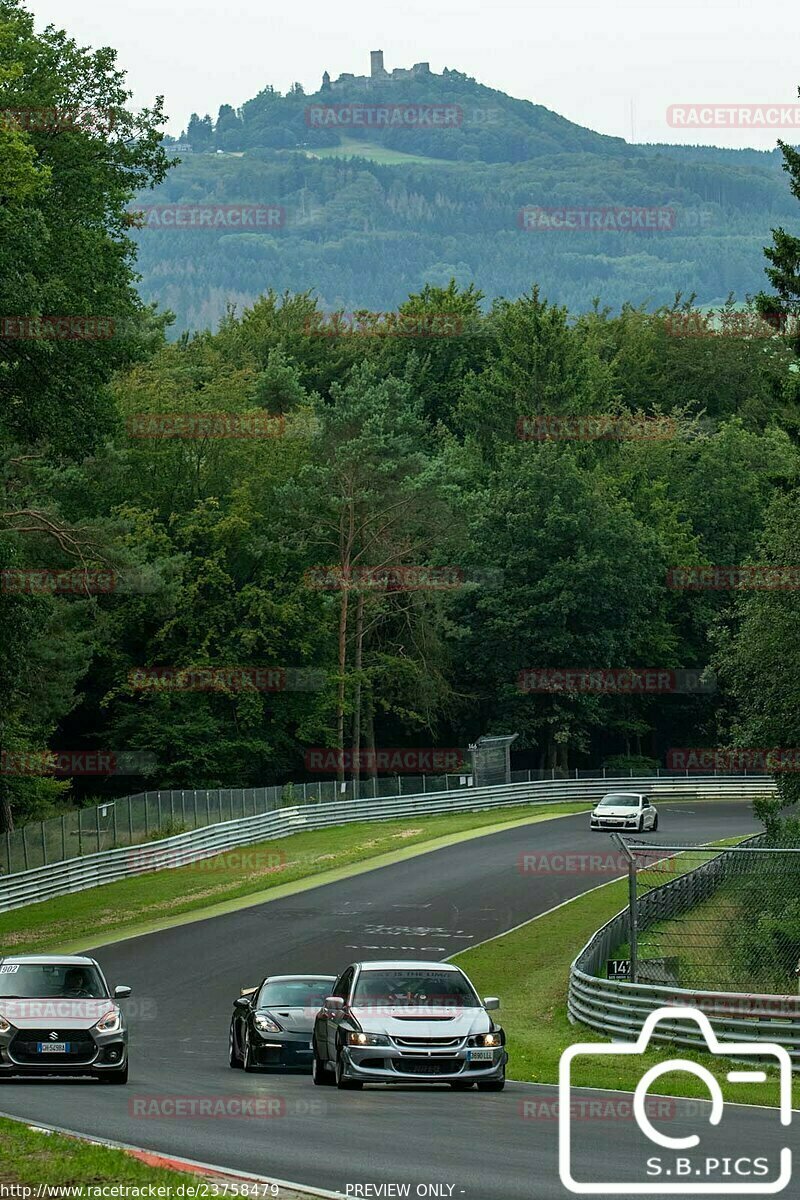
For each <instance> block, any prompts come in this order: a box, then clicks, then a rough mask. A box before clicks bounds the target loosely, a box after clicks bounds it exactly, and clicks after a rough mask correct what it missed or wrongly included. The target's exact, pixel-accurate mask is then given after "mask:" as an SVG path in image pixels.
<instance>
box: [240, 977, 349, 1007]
mask: <svg viewBox="0 0 800 1200" xmlns="http://www.w3.org/2000/svg"><path fill="white" fill-rule="evenodd" d="M333 982H334V981H333V980H332V979H319V978H317V977H311V976H309V977H308V978H307V979H305V978H304V979H273V980H269V979H268V980H267V981H266V983H264V984H263V985H262V987H261V991H260V992H259V993H258V1007H259V1008H275V1007H276V1006H277V1007H279V1008H322V1006H323V1004H324V1003H325V997H326V996H330V994H331V988H332V987H333Z"/></svg>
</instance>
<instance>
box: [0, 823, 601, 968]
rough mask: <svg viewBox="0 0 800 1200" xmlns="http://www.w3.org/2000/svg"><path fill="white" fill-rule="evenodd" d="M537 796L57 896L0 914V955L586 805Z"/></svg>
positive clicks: (207, 906) (91, 942)
mask: <svg viewBox="0 0 800 1200" xmlns="http://www.w3.org/2000/svg"><path fill="white" fill-rule="evenodd" d="M590 807H591V805H589V804H587V803H574V804H547V805H543V804H539V805H530V806H525V807H520V808H503V809H491V810H486V811H484V812H477V813H445V814H442V815H441V816H431V817H403V818H401V819H400V820H395V821H380V822H360V823H356V824H351V825H339V826H336V827H335V828H333V829H320V830H316V831H314V832H307V833H296V834H292V835H291V836H290V837H286V838H279V839H276V840H274V841H271V842H262V843H260V844H258V845H255V846H242V847H240V849H238V850H232V851H228V852H226V853H224V854H219V855H216V856H215V857H214V858H210V859H204V860H202V861H200V862H197V863H194V864H193V865H191V866H189V867H179V868H175V869H170V870H164V871H154V872H151V873H149V874H147V875H137V876H135V877H133V878H131V879H125V880H121V881H120V882H119V883H109V884H105V885H104V886H102V887H98V888H90V889H88V890H87V891H85V892H76V893H74V894H72V895H69V896H59V897H58V898H57V899H54V900H45V901H43V902H42V903H39V904H31V905H28V906H26V907H25V908H21V909H14V910H13V911H12V912H8V913H2V914H0V954H3V953H5V954H12V953H13V954H33V953H42V952H49V951H59V952H61V953H68V952H70V951H72V952H76V951H78V950H80V949H85V948H86V947H89V946H97V945H100V944H101V943H108V942H111V941H116V940H119V939H121V938H124V937H133V936H136V935H138V934H140V933H145V932H148V931H151V930H154V929H163V928H167V927H168V926H170V925H177V924H182V923H184V922H185V921H187V920H199V919H205V918H206V917H209V916H218V915H221V914H222V913H224V912H232V911H234V910H236V909H237V908H244V907H247V906H249V905H252V904H259V903H261V902H262V901H265V900H270V899H275V898H277V897H279V896H284V895H289V894H292V893H293V892H297V891H302V890H304V889H305V888H308V887H317V886H319V885H320V884H323V883H332V882H334V881H335V880H337V879H341V878H345V877H346V876H349V875H353V874H357V873H358V872H359V871H366V870H372V869H373V868H375V867H376V866H384V865H388V864H389V863H392V862H399V861H401V860H402V859H404V858H409V857H412V856H413V855H416V854H420V853H424V852H426V851H429V850H434V849H439V848H441V847H442V846H445V845H450V844H452V843H454V842H458V841H463V840H465V839H467V838H470V837H479V836H482V835H485V834H486V833H488V832H491V831H492V830H494V829H502V828H508V827H509V826H512V825H517V824H527V823H529V822H532V821H546V820H550V819H551V818H553V817H557V816H564V815H567V814H569V813H575V812H585V811H587V810H588V809H589V808H590Z"/></svg>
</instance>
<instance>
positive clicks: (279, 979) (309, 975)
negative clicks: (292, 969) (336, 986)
mask: <svg viewBox="0 0 800 1200" xmlns="http://www.w3.org/2000/svg"><path fill="white" fill-rule="evenodd" d="M292 979H327V980H329V981H330V982H331V983H335V982H336V976H335V975H317V974H316V972H314V971H306V972H305V973H304V974H303V975H267V977H266V979H265V980H264V983H287V982H289V981H290V980H292Z"/></svg>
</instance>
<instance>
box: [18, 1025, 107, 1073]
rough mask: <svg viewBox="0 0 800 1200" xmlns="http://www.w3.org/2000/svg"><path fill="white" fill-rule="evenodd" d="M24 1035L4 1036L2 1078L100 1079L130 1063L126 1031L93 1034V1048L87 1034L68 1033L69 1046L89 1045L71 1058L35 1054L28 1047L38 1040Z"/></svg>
mask: <svg viewBox="0 0 800 1200" xmlns="http://www.w3.org/2000/svg"><path fill="white" fill-rule="evenodd" d="M24 1032H25V1031H18V1030H16V1029H12V1030H11V1032H10V1033H7V1034H1V1035H0V1078H3V1077H6V1076H12V1075H19V1076H41V1075H88V1076H95V1077H96V1076H98V1075H103V1074H107V1073H108V1072H109V1071H118V1070H120V1069H121V1068H122V1067H124V1066H125V1064H126V1063H127V1061H128V1035H127V1032H126V1031H124V1030H123V1031H120V1030H117V1031H116V1032H115V1033H98V1032H97V1031H96V1030H95V1031H92V1032H91V1035H90V1037H91V1043H93V1044H89V1041H88V1039H87V1031H86V1030H83V1029H82V1030H74V1031H70V1030H64V1031H63V1040H64V1041H65V1042H70V1043H73V1042H81V1043H85V1045H84V1046H83V1047H82V1049H81V1052H80V1053H76V1054H75V1055H70V1056H67V1055H64V1056H62V1055H56V1054H51V1055H45V1054H42V1055H41V1056H39V1055H38V1054H35V1053H31V1052H30V1051H29V1050H27V1049H25V1048H24V1047H25V1046H31V1045H32V1044H33V1042H34V1041H36V1040H37V1039H35V1038H34V1039H31V1040H27V1039H25V1037H24ZM20 1034H22V1037H20Z"/></svg>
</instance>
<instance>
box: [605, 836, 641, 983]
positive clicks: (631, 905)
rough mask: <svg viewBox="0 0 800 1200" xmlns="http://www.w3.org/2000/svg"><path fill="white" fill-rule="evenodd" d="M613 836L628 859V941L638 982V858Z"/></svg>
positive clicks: (619, 837)
mask: <svg viewBox="0 0 800 1200" xmlns="http://www.w3.org/2000/svg"><path fill="white" fill-rule="evenodd" d="M611 836H612V838H613V839H614V841H615V842H616V843H617V845H618V846H619V848H620V850H621V851H622V852H623V854H624V855H625V857H626V858H627V860H628V930H629V934H628V941H629V945H630V951H629V953H630V956H631V983H638V973H639V946H638V942H639V904H638V896H637V892H636V859H635V858H634V857H633V855H632V854H631V852H630V850H629V849H628V847H627V846H626V845H625V842H624V841H623V840H622V837H621V836H620V834H618V833H612V835H611Z"/></svg>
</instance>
